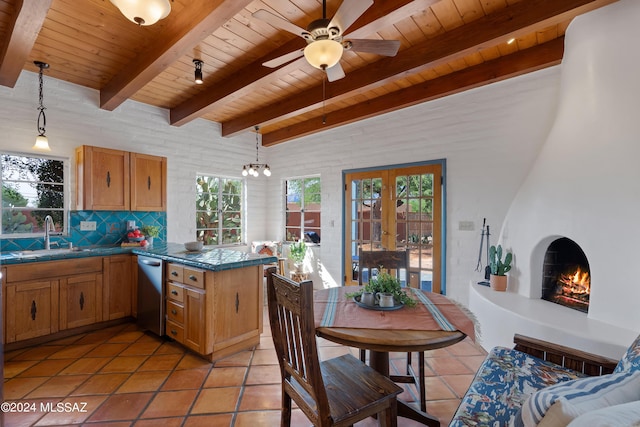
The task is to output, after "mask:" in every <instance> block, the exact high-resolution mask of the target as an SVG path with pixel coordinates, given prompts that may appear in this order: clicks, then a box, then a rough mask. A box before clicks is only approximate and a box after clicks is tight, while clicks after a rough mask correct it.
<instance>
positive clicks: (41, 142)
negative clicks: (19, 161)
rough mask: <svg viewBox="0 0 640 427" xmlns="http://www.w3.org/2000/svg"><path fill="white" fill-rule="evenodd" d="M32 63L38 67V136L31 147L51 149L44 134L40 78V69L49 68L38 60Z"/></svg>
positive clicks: (44, 121)
mask: <svg viewBox="0 0 640 427" xmlns="http://www.w3.org/2000/svg"><path fill="white" fill-rule="evenodd" d="M33 63H34V64H36V66H37V67H38V68H40V72H39V73H38V93H39V97H38V102H39V105H38V110H39V113H38V136H37V137H36V143H35V144H33V147H31V148H32V149H33V150H38V151H51V148H50V147H49V139H48V138H47V136H46V135H45V133H46V132H47V129H46V128H47V116H46V115H45V114H44V110H45V108H44V98H43V94H42V87H43V80H42V70H44V69H46V68H49V64H47V63H45V62H40V61H34V62H33Z"/></svg>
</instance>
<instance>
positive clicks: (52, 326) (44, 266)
mask: <svg viewBox="0 0 640 427" xmlns="http://www.w3.org/2000/svg"><path fill="white" fill-rule="evenodd" d="M5 272H6V274H5V275H4V282H5V285H6V287H5V290H6V294H5V299H6V306H5V308H6V309H5V311H4V315H5V317H4V323H5V343H13V342H18V341H22V340H26V339H30V338H36V337H40V336H44V335H50V334H54V333H56V332H58V331H60V330H63V329H68V328H73V327H75V326H81V325H87V324H90V323H96V322H100V321H102V259H101V258H100V257H95V258H78V259H67V260H59V261H46V262H34V263H27V264H15V265H8V266H6V267H5Z"/></svg>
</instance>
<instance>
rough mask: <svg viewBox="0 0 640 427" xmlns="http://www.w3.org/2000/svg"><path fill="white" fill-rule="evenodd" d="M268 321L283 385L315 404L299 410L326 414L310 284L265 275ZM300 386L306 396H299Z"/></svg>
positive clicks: (278, 276)
mask: <svg viewBox="0 0 640 427" xmlns="http://www.w3.org/2000/svg"><path fill="white" fill-rule="evenodd" d="M267 298H268V306H269V323H270V326H271V335H272V337H273V342H274V345H275V350H276V354H277V356H278V362H279V364H280V370H281V372H282V377H283V381H285V382H286V384H285V386H286V387H287V388H288V389H289V390H291V391H292V392H293V393H296V394H298V395H299V396H301V397H302V398H303V399H305V400H308V398H307V397H310V398H311V399H312V400H313V401H314V402H315V405H310V406H309V407H307V408H304V407H301V409H302V410H303V411H304V412H305V413H306V414H307V416H309V417H310V418H315V419H317V418H318V414H328V413H329V402H328V399H327V394H326V390H325V387H324V383H323V380H322V373H321V370H320V360H319V358H318V349H317V345H316V336H315V324H314V317H313V283H312V282H311V281H304V282H302V283H297V282H294V281H293V280H291V279H288V278H286V277H284V276H281V275H279V274H276V273H275V269H272V268H270V269H269V270H268V274H267ZM300 387H302V389H304V393H306V394H308V396H302V392H301V390H300Z"/></svg>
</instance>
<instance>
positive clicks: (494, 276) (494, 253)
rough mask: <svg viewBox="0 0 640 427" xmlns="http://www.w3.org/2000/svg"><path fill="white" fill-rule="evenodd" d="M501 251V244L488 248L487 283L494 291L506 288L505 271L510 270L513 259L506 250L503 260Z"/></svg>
mask: <svg viewBox="0 0 640 427" xmlns="http://www.w3.org/2000/svg"><path fill="white" fill-rule="evenodd" d="M502 252H503V251H502V245H498V246H497V247H496V246H491V247H490V248H489V269H490V270H491V277H490V279H489V283H490V284H491V287H492V288H493V289H495V290H496V291H505V290H506V289H507V276H506V273H507V272H508V271H509V270H511V261H512V260H513V254H512V253H511V252H506V254H505V256H504V260H503V259H502Z"/></svg>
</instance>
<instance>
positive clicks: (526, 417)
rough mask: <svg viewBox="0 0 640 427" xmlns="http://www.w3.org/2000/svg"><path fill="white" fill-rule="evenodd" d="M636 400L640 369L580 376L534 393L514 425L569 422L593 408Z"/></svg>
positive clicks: (528, 425) (638, 390)
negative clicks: (595, 375)
mask: <svg viewBox="0 0 640 427" xmlns="http://www.w3.org/2000/svg"><path fill="white" fill-rule="evenodd" d="M636 400H640V371H633V372H632V371H626V372H619V373H615V374H610V375H602V376H599V377H587V378H581V379H578V380H573V381H567V382H563V383H559V384H555V385H552V386H549V387H546V388H544V389H542V390H539V391H537V392H535V393H533V394H532V395H531V396H529V398H528V399H527V400H526V401H525V403H524V405H523V406H522V408H521V411H520V414H519V417H520V419H516V422H515V425H516V426H518V425H521V426H522V425H523V426H526V427H534V426H539V427H543V426H556V425H557V426H566V425H567V424H568V423H569V422H571V420H573V419H574V418H577V417H578V416H580V415H582V414H584V413H586V412H589V411H592V410H594V409H599V408H604V407H608V406H613V405H618V404H621V403H627V402H632V401H636ZM547 415H549V417H548V418H547Z"/></svg>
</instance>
